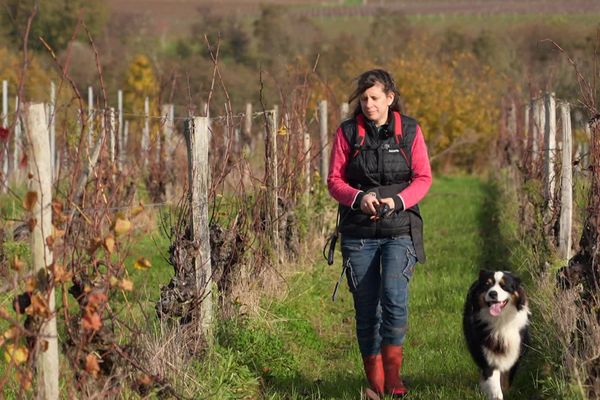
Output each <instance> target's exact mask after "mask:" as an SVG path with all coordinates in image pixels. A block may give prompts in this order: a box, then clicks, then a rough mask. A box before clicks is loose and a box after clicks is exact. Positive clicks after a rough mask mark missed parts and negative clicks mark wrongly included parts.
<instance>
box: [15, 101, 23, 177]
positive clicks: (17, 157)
mask: <svg viewBox="0 0 600 400" xmlns="http://www.w3.org/2000/svg"><path fill="white" fill-rule="evenodd" d="M21 111H22V110H21V105H20V104H19V96H15V147H14V148H13V160H15V161H14V163H15V172H16V175H17V179H20V173H19V163H20V157H21V154H20V150H21Z"/></svg>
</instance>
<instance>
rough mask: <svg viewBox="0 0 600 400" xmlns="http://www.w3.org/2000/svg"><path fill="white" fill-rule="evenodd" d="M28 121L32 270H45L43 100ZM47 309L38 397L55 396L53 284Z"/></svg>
mask: <svg viewBox="0 0 600 400" xmlns="http://www.w3.org/2000/svg"><path fill="white" fill-rule="evenodd" d="M27 116H28V118H27V122H28V128H29V142H30V146H29V157H30V162H29V165H30V174H31V175H30V176H32V179H30V180H29V190H30V191H32V192H36V193H37V201H36V202H35V204H34V206H33V209H32V213H33V216H34V218H36V220H37V224H36V225H35V227H34V228H33V231H32V233H31V257H32V262H33V268H34V271H35V272H36V274H37V272H38V271H44V270H46V269H47V268H48V267H49V266H50V265H52V263H53V259H52V251H51V250H50V248H49V247H48V245H47V243H46V238H47V237H49V236H51V235H52V207H51V203H52V172H51V167H52V162H51V160H50V141H49V138H48V122H47V120H46V115H45V110H44V104H42V103H37V104H29V107H28V114H27ZM48 295H49V298H48V299H47V300H48V309H49V312H50V315H51V317H50V318H49V319H48V320H47V321H46V322H45V323H44V324H43V325H42V327H41V330H40V337H41V338H43V339H44V341H45V343H47V348H46V349H45V350H44V349H43V348H41V343H40V344H39V345H38V348H37V349H36V350H37V354H38V359H37V368H36V372H37V375H38V377H37V382H38V387H37V390H38V394H37V398H42V399H45V400H50V399H52V400H53V399H58V395H59V390H58V378H59V371H58V368H59V363H58V343H57V331H56V317H55V308H56V305H55V298H54V287H51V289H50V293H49V294H48Z"/></svg>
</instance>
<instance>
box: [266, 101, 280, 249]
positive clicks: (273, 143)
mask: <svg viewBox="0 0 600 400" xmlns="http://www.w3.org/2000/svg"><path fill="white" fill-rule="evenodd" d="M277 117H278V116H277V109H274V110H273V111H270V112H268V113H267V129H266V140H265V184H266V186H267V196H266V198H267V207H266V210H267V218H266V222H267V224H268V225H267V229H268V231H269V234H270V239H271V243H272V244H273V249H274V253H275V256H276V258H277V259H279V208H278V206H277V188H278V181H277V174H278V172H277Z"/></svg>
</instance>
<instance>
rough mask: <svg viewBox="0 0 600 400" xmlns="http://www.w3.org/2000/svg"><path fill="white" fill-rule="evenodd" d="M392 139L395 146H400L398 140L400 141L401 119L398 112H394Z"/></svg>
mask: <svg viewBox="0 0 600 400" xmlns="http://www.w3.org/2000/svg"><path fill="white" fill-rule="evenodd" d="M394 138H395V139H396V144H400V140H401V139H402V118H401V117H400V113H399V112H398V111H394Z"/></svg>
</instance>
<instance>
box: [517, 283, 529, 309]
mask: <svg viewBox="0 0 600 400" xmlns="http://www.w3.org/2000/svg"><path fill="white" fill-rule="evenodd" d="M515 295H516V296H517V301H516V302H515V303H516V304H515V306H516V307H517V310H518V311H521V310H522V309H523V307H525V306H526V305H527V304H528V300H527V295H526V294H525V290H524V289H523V286H521V285H520V284H519V285H518V286H517V291H516V292H515Z"/></svg>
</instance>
